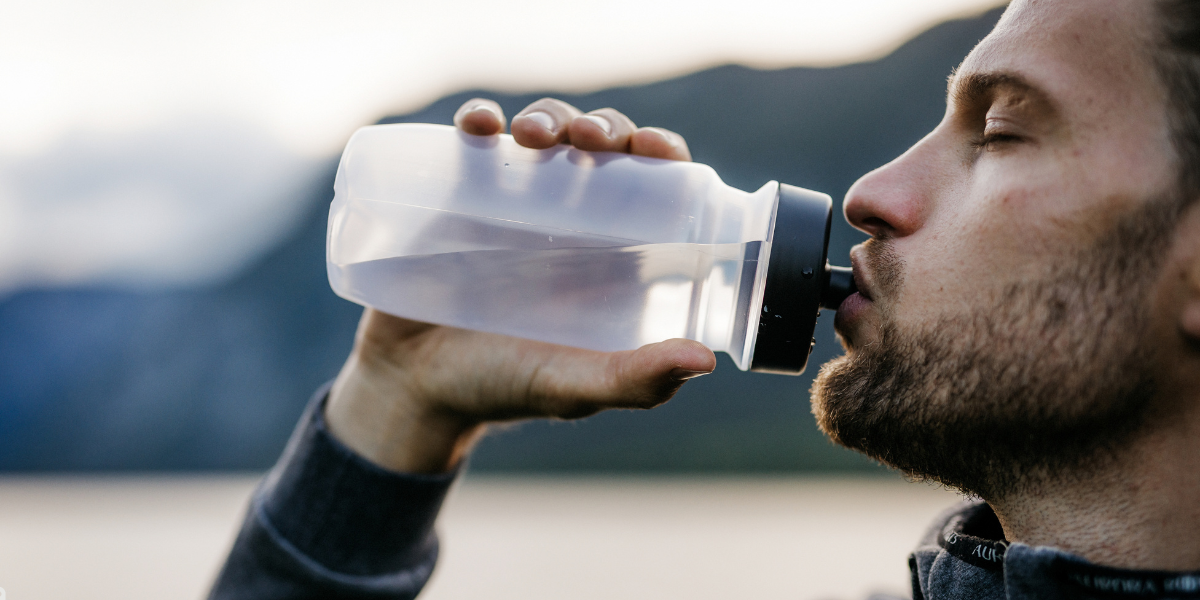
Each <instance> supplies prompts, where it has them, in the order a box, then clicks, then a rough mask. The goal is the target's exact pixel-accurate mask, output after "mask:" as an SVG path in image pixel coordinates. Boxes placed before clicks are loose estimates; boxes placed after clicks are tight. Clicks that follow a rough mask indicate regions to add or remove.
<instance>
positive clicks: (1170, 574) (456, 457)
mask: <svg viewBox="0 0 1200 600" xmlns="http://www.w3.org/2000/svg"><path fill="white" fill-rule="evenodd" d="M455 122H456V124H457V125H458V126H459V127H461V128H462V129H464V130H465V131H467V132H468V133H473V134H476V135H492V134H495V133H497V132H499V131H501V130H502V129H503V127H504V118H503V116H502V114H501V112H500V110H499V107H498V106H496V105H495V104H494V103H491V102H489V101H486V100H473V101H471V102H468V103H467V104H466V105H464V106H463V108H462V109H460V111H459V113H458V114H457V115H456V117H455ZM511 128H512V132H513V135H514V136H515V137H516V138H517V140H518V141H519V142H520V143H522V144H524V145H526V146H531V147H535V148H544V147H549V146H551V145H553V144H557V143H570V144H574V145H575V146H577V147H579V148H582V149H586V150H618V151H629V152H633V153H635V154H642V155H646V156H657V157H663V158H672V159H677V160H688V158H689V154H688V150H687V146H686V144H685V143H684V141H683V140H682V139H681V138H680V137H679V136H678V135H675V134H673V133H671V132H667V131H663V130H659V129H653V128H637V127H635V126H634V124H633V123H632V122H631V121H630V120H629V119H628V118H626V117H625V116H623V115H621V114H620V113H618V112H616V111H614V110H611V109H603V110H599V111H595V112H593V113H589V114H587V115H582V114H580V113H579V111H578V110H576V109H574V108H573V107H571V106H568V105H566V104H564V103H562V102H558V101H555V100H549V99H547V100H541V101H538V102H536V103H534V104H532V105H531V106H529V107H528V108H526V109H525V110H524V111H522V112H521V113H520V114H518V115H517V116H516V117H515V118H514V119H513V121H512V127H511ZM845 212H846V218H847V219H848V220H849V221H850V223H851V224H853V225H854V226H855V227H858V228H859V229H862V230H863V231H866V232H868V233H870V234H871V235H872V238H871V240H870V241H868V242H867V243H866V244H863V245H861V246H858V247H856V248H855V249H854V251H853V252H852V261H853V265H854V271H855V277H856V280H857V283H858V287H859V290H861V291H860V292H859V293H858V294H855V295H853V296H851V297H850V298H849V299H847V300H846V302H845V303H844V304H843V305H842V307H841V309H840V310H839V312H838V317H837V321H836V326H837V330H838V332H839V334H840V336H841V339H842V341H843V344H844V345H845V347H846V350H847V352H846V354H845V356H843V357H841V358H839V359H837V360H835V361H833V362H831V363H830V364H828V365H825V367H823V368H822V370H821V373H820V376H819V377H818V379H817V381H816V383H815V385H814V388H813V409H814V412H815V413H816V415H817V417H818V422H819V424H820V425H821V427H822V429H823V430H824V431H825V432H826V433H828V434H829V435H830V436H831V437H832V438H833V439H834V440H835V441H838V442H839V443H842V444H844V445H847V446H849V447H851V448H855V449H857V450H860V451H862V452H865V453H867V454H868V455H870V456H872V457H874V458H876V459H879V460H881V461H883V462H885V463H887V464H890V465H892V466H894V467H897V468H899V469H901V470H904V471H905V472H908V473H910V474H912V475H914V476H917V477H923V478H929V479H933V480H936V481H940V482H943V483H945V484H947V485H950V486H954V487H957V488H959V489H962V490H964V491H965V492H968V493H970V494H974V495H977V496H979V497H980V498H981V499H982V500H983V501H984V502H979V503H974V504H967V505H964V506H962V507H959V508H958V509H956V510H955V511H954V512H952V513H950V514H948V515H947V516H946V518H945V519H944V520H942V521H940V522H939V523H937V524H935V526H934V527H933V529H931V532H930V534H929V536H928V538H927V539H926V540H924V541H923V542H922V543H921V545H920V546H919V547H918V549H917V550H916V552H915V553H914V554H913V556H912V558H911V560H910V564H911V566H912V569H913V593H914V595H915V596H916V597H919V598H920V597H923V598H1004V597H1010V598H1062V597H1102V596H1103V597H1108V596H1120V595H1129V596H1138V597H1172V598H1174V597H1187V596H1198V595H1200V572H1198V571H1200V468H1198V467H1200V2H1196V1H1195V0H1184V1H1180V0H1174V1H1172V2H1166V3H1162V2H1155V1H1152V0H1136V1H1135V0H1019V1H1018V2H1015V3H1014V4H1013V5H1012V6H1011V7H1010V8H1009V9H1008V11H1007V12H1006V13H1005V15H1004V17H1003V18H1002V19H1001V20H1000V22H999V23H998V24H997V26H996V29H995V30H994V31H993V32H992V33H991V34H990V35H989V36H988V37H987V38H986V39H984V40H983V41H982V42H981V43H980V44H979V46H978V47H976V48H975V50H973V51H972V52H971V54H970V55H969V56H968V57H967V58H966V60H965V61H964V62H963V63H962V65H961V66H960V67H959V68H958V69H957V71H956V72H955V74H954V75H953V76H952V77H951V79H950V86H949V93H948V98H947V110H946V114H945V117H944V119H943V121H942V122H941V123H940V124H939V125H938V126H937V127H936V128H935V129H934V130H933V131H932V132H930V133H929V134H928V135H927V136H926V137H925V138H924V139H922V140H921V141H920V142H919V143H918V144H916V145H915V146H913V147H912V148H911V149H910V150H909V151H908V152H906V153H905V154H904V155H903V156H900V157H899V158H897V159H896V160H894V161H893V162H891V163H889V164H888V165H885V166H883V167H881V168H879V169H877V170H876V171H874V172H872V173H870V174H868V175H867V176H865V177H863V178H862V179H861V180H860V181H859V182H858V183H856V184H855V186H854V187H853V188H852V189H851V190H850V192H849V194H848V195H847V198H846V201H845ZM714 366H715V361H714V358H713V355H712V353H711V352H709V351H708V350H707V349H706V348H704V347H703V346H701V345H699V344H697V343H694V342H690V341H686V340H670V341H667V342H663V343H661V344H653V345H650V346H646V347H643V348H640V349H638V350H635V351H630V352H618V353H613V354H602V353H597V352H590V351H584V350H575V349H569V348H561V347H555V346H550V345H546V344H540V343H535V342H529V341H523V340H517V339H512V338H506V337H502V336H495V335H488V334H481V333H474V332H469V331H462V330H455V329H449V328H444V327H437V326H433V325H428V324H424V323H416V322H411V321H405V320H403V319H398V318H395V317H390V316H387V315H384V314H381V313H377V312H375V311H371V310H368V311H366V314H365V315H364V317H363V320H362V323H361V326H360V329H359V332H358V338H357V341H356V345H355V348H354V351H353V353H352V355H351V356H350V358H349V360H348V361H347V363H346V366H345V368H344V369H343V370H342V372H341V374H340V375H339V376H338V378H337V380H336V381H335V382H334V383H333V385H332V389H331V390H330V391H329V392H328V395H327V398H326V394H325V393H324V392H322V393H320V394H318V397H317V400H316V401H315V402H314V405H313V408H312V409H310V411H309V413H308V415H306V417H305V419H304V420H303V421H302V423H301V426H300V428H299V429H298V430H297V433H296V435H295V436H294V437H293V440H292V442H291V444H290V445H289V448H288V450H287V451H286V453H285V455H284V457H283V458H282V459H281V461H280V464H279V466H277V467H276V469H275V470H274V471H273V472H272V474H271V475H270V476H269V477H268V478H267V480H266V481H265V482H264V484H263V485H262V487H261V488H260V490H259V492H258V494H257V495H256V497H255V500H254V503H253V505H252V509H251V513H250V515H249V516H248V517H247V520H246V523H245V525H244V528H243V530H242V532H241V535H240V536H239V539H238V541H237V543H236V545H235V547H234V550H233V553H232V555H231V557H230V559H229V563H228V564H227V565H226V567H225V570H224V571H223V572H222V575H221V577H220V579H219V580H218V582H217V584H216V587H215V588H214V591H213V597H214V598H241V597H327V596H339V597H360V598H407V597H412V596H413V595H415V594H416V593H417V592H418V591H419V589H420V587H421V585H423V583H424V581H425V580H426V579H427V578H428V576H429V573H430V571H431V569H432V565H433V561H434V558H435V555H436V541H435V540H434V538H433V537H432V533H431V525H432V521H433V519H434V517H435V515H436V512H437V508H438V505H439V503H440V501H441V498H442V497H443V495H444V494H445V491H446V489H447V487H448V486H449V484H450V482H451V481H452V480H453V477H454V473H455V469H456V468H457V467H458V465H460V464H461V463H462V461H463V459H464V458H465V457H466V456H467V455H468V454H469V452H470V449H471V446H472V444H473V443H474V441H475V440H476V439H477V438H478V437H479V436H480V435H481V434H482V432H483V430H484V428H485V426H486V424H487V423H488V422H491V421H499V420H509V419H517V418H527V417H560V418H576V417H581V416H585V415H588V414H591V413H594V412H596V411H599V410H603V409H606V408H614V407H624V408H630V407H647V408H648V407H651V406H654V405H656V404H659V403H661V402H664V401H665V400H666V399H667V398H669V397H670V396H671V394H672V393H674V392H675V390H676V389H678V388H679V386H680V385H681V384H682V383H683V382H684V381H685V380H686V379H688V378H690V377H694V376H696V375H699V374H703V373H707V372H709V371H711V370H712V369H713V368H714Z"/></svg>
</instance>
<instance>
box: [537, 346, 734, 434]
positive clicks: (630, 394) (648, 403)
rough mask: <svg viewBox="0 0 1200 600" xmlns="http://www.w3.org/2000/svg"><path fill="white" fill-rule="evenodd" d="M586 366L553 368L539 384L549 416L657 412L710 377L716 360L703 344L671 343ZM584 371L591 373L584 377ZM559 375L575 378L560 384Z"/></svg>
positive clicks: (626, 353) (546, 372)
mask: <svg viewBox="0 0 1200 600" xmlns="http://www.w3.org/2000/svg"><path fill="white" fill-rule="evenodd" d="M562 358H563V359H564V360H568V361H572V359H573V358H575V357H570V356H562ZM578 358H583V357H578ZM572 362H573V361H572ZM587 362H588V364H587V367H590V368H587V367H585V368H584V369H581V368H580V367H584V365H579V364H575V365H554V367H559V368H554V367H552V368H550V369H545V370H543V371H542V373H541V375H544V376H545V377H546V379H545V380H543V382H540V383H543V384H544V385H545V387H543V386H538V387H541V388H542V390H543V394H539V395H541V396H542V398H543V399H544V401H545V402H547V403H548V404H550V405H551V406H546V407H545V408H546V409H547V412H549V413H551V414H554V415H557V416H559V417H562V418H567V419H574V418H580V417H585V416H588V415H591V414H594V413H596V412H598V411H600V410H604V409H607V408H653V407H655V406H658V405H659V404H662V403H663V402H666V401H667V400H669V399H670V398H671V396H673V395H675V392H677V391H678V390H679V388H680V387H681V386H682V385H683V384H684V382H685V381H687V380H688V379H691V378H693V377H698V376H700V375H705V374H708V373H711V372H712V371H713V369H715V368H716V366H717V357H716V355H714V354H713V352H712V350H709V349H708V348H707V347H705V346H704V345H703V344H701V343H700V342H696V341H693V340H685V339H671V340H667V341H665V342H659V343H656V344H647V345H645V346H642V347H641V348H638V349H636V350H627V351H623V352H612V353H609V354H608V355H607V357H606V360H604V361H600V362H596V361H594V360H592V361H587ZM563 367H565V368H563ZM585 369H586V370H588V371H591V372H590V373H587V374H586V375H584V374H583V373H582V372H581V371H583V370H585ZM560 374H562V375H566V374H572V375H573V380H572V381H562V380H561V379H560V377H559V376H558V375H560ZM580 375H583V376H582V377H580ZM547 388H549V389H547ZM568 390H569V391H568Z"/></svg>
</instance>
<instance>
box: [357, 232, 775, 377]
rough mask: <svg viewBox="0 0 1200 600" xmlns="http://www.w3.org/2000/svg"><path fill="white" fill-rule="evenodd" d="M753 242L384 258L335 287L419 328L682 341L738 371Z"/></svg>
mask: <svg viewBox="0 0 1200 600" xmlns="http://www.w3.org/2000/svg"><path fill="white" fill-rule="evenodd" d="M543 239H545V238H543ZM764 244H767V243H766V242H761V241H755V242H748V243H738V244H678V243H677V244H643V245H628V246H616V247H600V248H596V247H590V248H555V249H545V250H529V249H517V250H507V249H489V250H472V251H463V252H445V253H437V254H424V255H415V256H396V257H391V258H383V259H377V260H368V261H362V262H356V263H351V264H345V265H341V266H340V269H341V272H340V273H338V274H337V279H338V285H337V286H336V287H338V288H340V289H339V293H341V294H342V295H343V296H346V297H348V298H350V299H352V300H356V301H360V302H362V303H364V304H370V305H372V306H375V307H376V308H378V309H380V310H382V311H384V312H388V313H393V314H397V315H402V316H404V317H407V318H410V319H416V320H421V321H427V322H431V323H438V324H443V325H452V326H455V327H463V328H467V329H475V330H480V331H489V332H494V333H502V334H506V335H513V336H518V337H524V338H528V339H535V340H541V341H546V342H552V343H557V344H565V345H570V346H576V347H582V348H590V349H593V350H602V351H613V350H625V349H632V348H636V347H638V346H641V345H643V344H647V343H651V342H659V341H662V340H666V339H670V338H677V337H682V338H690V339H694V340H698V341H700V342H703V343H704V344H706V345H708V346H709V347H710V348H713V349H714V350H723V351H726V352H729V353H730V354H731V355H733V356H734V358H735V360H737V361H741V360H742V355H743V345H744V343H745V338H746V327H747V314H748V313H749V311H750V310H751V309H752V307H751V306H750V302H751V300H750V299H751V296H752V293H751V292H752V290H751V288H752V287H753V285H754V277H755V273H756V271H757V269H758V260H759V257H760V256H765V254H763V250H764V248H763V246H764ZM366 299H369V300H370V301H369V302H367V301H366ZM739 315H740V316H739Z"/></svg>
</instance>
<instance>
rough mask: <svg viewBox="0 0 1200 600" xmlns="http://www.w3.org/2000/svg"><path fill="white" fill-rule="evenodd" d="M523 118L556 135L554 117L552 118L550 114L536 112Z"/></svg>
mask: <svg viewBox="0 0 1200 600" xmlns="http://www.w3.org/2000/svg"><path fill="white" fill-rule="evenodd" d="M521 117H523V118H525V119H529V120H530V121H533V122H534V123H537V124H538V125H539V126H541V128H542V129H545V130H546V131H549V132H550V133H554V117H551V116H550V113H545V112H542V111H540V110H537V111H534V112H531V113H527V114H524V115H521Z"/></svg>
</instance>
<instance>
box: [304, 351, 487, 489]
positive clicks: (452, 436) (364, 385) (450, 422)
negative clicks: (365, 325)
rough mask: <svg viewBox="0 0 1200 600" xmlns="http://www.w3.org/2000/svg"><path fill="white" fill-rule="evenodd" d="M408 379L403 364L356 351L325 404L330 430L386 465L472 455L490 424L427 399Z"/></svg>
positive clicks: (423, 468)
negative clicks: (439, 406) (375, 360)
mask: <svg viewBox="0 0 1200 600" xmlns="http://www.w3.org/2000/svg"><path fill="white" fill-rule="evenodd" d="M407 383H408V382H407V378H406V377H405V376H404V373H403V370H402V369H399V368H397V367H396V366H394V365H390V364H380V363H378V362H374V361H371V360H369V359H364V358H363V357H362V356H360V354H359V352H358V351H357V350H356V351H355V352H353V353H351V355H350V358H349V359H348V360H347V361H346V364H345V366H343V367H342V370H341V372H340V373H339V374H338V377H337V379H336V380H335V381H334V384H333V387H332V388H331V389H330V392H329V399H328V401H327V402H326V404H325V420H326V423H327V424H328V426H329V431H330V433H331V434H332V435H333V436H334V437H335V438H337V439H338V440H339V441H340V442H342V443H343V444H345V445H346V446H347V447H349V448H350V449H351V450H353V451H354V452H356V453H357V454H359V455H361V456H362V457H363V458H365V459H367V460H369V461H371V462H372V463H375V464H376V465H379V466H381V467H383V468H385V469H389V470H392V471H399V472H405V473H445V472H447V471H451V470H453V469H454V468H455V467H457V466H458V464H459V463H461V462H462V460H463V459H465V458H466V457H467V455H468V454H470V451H471V448H472V447H473V446H474V443H475V441H476V440H477V439H478V438H479V437H480V435H481V434H482V433H483V431H484V425H483V424H482V423H478V422H474V421H471V420H468V419H464V418H462V417H460V416H457V415H454V414H452V413H450V412H449V411H445V410H442V409H439V408H438V407H437V406H435V405H433V404H432V403H430V402H427V401H423V399H422V398H420V397H418V394H416V393H414V392H413V390H412V389H411V388H410V386H408V385H407Z"/></svg>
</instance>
